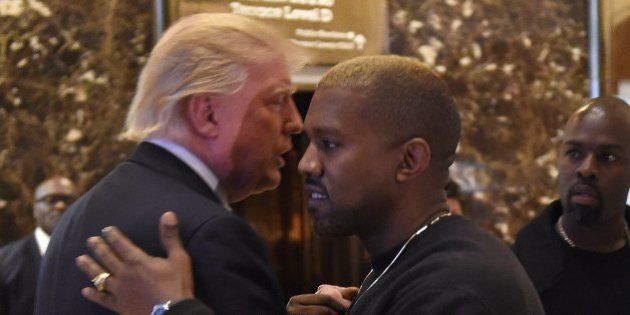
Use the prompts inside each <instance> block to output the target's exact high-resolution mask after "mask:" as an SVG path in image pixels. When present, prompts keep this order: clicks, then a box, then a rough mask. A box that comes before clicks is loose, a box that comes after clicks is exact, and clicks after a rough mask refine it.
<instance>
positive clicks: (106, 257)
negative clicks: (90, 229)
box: [87, 236, 121, 273]
mask: <svg viewBox="0 0 630 315" xmlns="http://www.w3.org/2000/svg"><path fill="white" fill-rule="evenodd" d="M87 243H88V246H89V247H90V250H91V251H92V254H94V257H96V259H97V260H98V261H99V262H100V263H101V264H102V267H103V268H104V269H106V270H110V271H111V272H112V273H118V271H119V270H120V265H121V261H120V258H118V256H116V254H114V252H113V251H112V250H111V247H109V245H107V243H105V241H104V240H103V239H102V238H101V237H99V236H93V237H90V238H88V240H87Z"/></svg>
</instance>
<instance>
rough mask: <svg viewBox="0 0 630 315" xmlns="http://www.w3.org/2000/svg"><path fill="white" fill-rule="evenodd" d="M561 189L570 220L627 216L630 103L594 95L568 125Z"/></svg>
mask: <svg viewBox="0 0 630 315" xmlns="http://www.w3.org/2000/svg"><path fill="white" fill-rule="evenodd" d="M560 140H561V142H560V152H559V155H558V156H559V158H558V172H559V174H558V191H559V194H560V200H561V202H562V206H563V209H564V216H566V218H565V220H567V221H570V222H576V223H579V225H582V226H591V225H602V224H603V225H609V224H611V222H620V221H623V215H624V212H625V208H626V206H625V205H626V200H627V198H628V189H629V188H630V106H628V104H626V103H625V102H624V101H622V100H621V99H618V98H616V97H612V96H603V97H598V98H594V99H591V100H588V101H587V103H586V104H585V105H584V106H583V107H582V108H580V109H579V110H578V111H576V112H575V113H574V114H573V115H572V116H571V117H570V118H569V121H568V122H567V124H566V125H565V127H564V132H563V135H562V137H561V139H560Z"/></svg>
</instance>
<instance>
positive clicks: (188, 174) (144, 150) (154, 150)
mask: <svg viewBox="0 0 630 315" xmlns="http://www.w3.org/2000/svg"><path fill="white" fill-rule="evenodd" d="M129 161H130V162H132V163H138V164H141V165H143V166H145V167H148V168H150V169H152V170H154V171H156V172H158V173H162V174H165V175H167V176H169V177H172V178H174V179H176V180H178V181H180V182H182V183H184V184H185V185H186V186H188V187H190V188H191V189H193V190H195V191H197V192H198V193H200V194H202V195H204V196H208V197H209V198H210V199H212V200H214V201H215V202H217V203H219V204H220V203H221V201H220V200H219V198H218V197H217V195H216V194H215V193H214V192H213V191H212V189H210V187H208V185H207V184H206V182H204V181H203V179H201V177H199V175H197V173H195V171H193V170H192V169H191V168H190V167H189V166H188V165H186V163H184V162H183V161H181V160H180V159H179V158H177V157H176V156H174V155H173V154H171V153H170V152H168V151H167V150H165V149H163V148H161V147H159V146H157V145H154V144H152V143H149V142H141V143H140V144H138V146H137V147H136V149H135V151H134V152H133V154H132V155H131V158H130V159H129Z"/></svg>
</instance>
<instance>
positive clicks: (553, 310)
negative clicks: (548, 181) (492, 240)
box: [514, 96, 630, 314]
mask: <svg viewBox="0 0 630 315" xmlns="http://www.w3.org/2000/svg"><path fill="white" fill-rule="evenodd" d="M558 172H559V175H558V191H559V194H560V200H556V201H554V202H552V203H551V204H550V205H549V206H547V208H545V209H544V210H543V212H542V214H541V215H540V216H539V217H538V218H536V219H534V220H533V221H532V222H531V223H530V224H529V225H528V226H526V227H525V228H523V230H522V231H521V232H520V233H519V235H518V237H517V240H516V243H515V244H514V251H515V252H516V254H517V256H518V257H519V259H520V260H521V262H522V264H523V266H524V267H525V269H526V271H527V272H528V273H529V275H530V277H531V279H532V281H533V282H534V285H535V286H536V289H537V290H538V292H539V294H540V297H541V300H542V302H543V304H544V307H545V309H546V311H547V314H578V313H579V314H630V269H628V268H629V266H630V247H629V246H630V236H629V233H628V220H630V207H628V206H626V198H627V196H628V188H629V187H630V106H628V104H626V103H625V102H624V101H622V100H620V99H618V98H615V97H610V96H605V97H599V98H595V99H591V100H589V101H587V102H586V104H585V105H584V106H583V107H582V108H580V109H579V110H578V111H576V112H575V113H574V114H573V115H572V116H571V117H570V118H569V121H568V122H567V124H566V126H565V127H564V134H563V136H562V137H561V141H560V147H559V154H558Z"/></svg>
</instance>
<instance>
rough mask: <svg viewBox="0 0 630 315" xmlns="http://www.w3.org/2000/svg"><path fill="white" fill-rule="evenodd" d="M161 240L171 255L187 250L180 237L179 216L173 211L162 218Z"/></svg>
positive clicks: (167, 252)
mask: <svg viewBox="0 0 630 315" xmlns="http://www.w3.org/2000/svg"><path fill="white" fill-rule="evenodd" d="M160 241H161V242H162V246H163V247H164V250H165V251H166V254H167V255H168V256H169V257H171V256H172V254H180V253H182V252H184V251H185V250H184V247H183V245H182V240H181V238H180V237H179V228H178V221H177V216H176V215H175V213H174V212H173V211H169V212H166V213H164V214H163V215H162V217H161V218H160Z"/></svg>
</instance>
